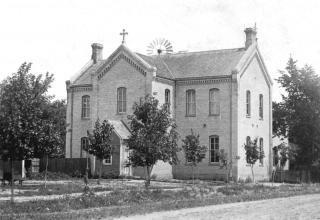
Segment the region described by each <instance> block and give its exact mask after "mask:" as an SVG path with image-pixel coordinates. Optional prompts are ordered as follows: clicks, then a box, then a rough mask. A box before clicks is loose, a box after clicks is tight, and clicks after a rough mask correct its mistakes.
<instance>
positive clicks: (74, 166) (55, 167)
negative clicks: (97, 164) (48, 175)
mask: <svg viewBox="0 0 320 220" xmlns="http://www.w3.org/2000/svg"><path fill="white" fill-rule="evenodd" d="M39 165H40V166H39V171H40V172H42V171H44V170H45V169H46V158H43V159H40V164H39ZM88 167H89V173H90V159H89V158H88ZM86 168H87V158H54V159H50V158H49V160H48V171H50V172H60V173H66V174H68V175H71V176H79V175H84V174H85V172H86Z"/></svg>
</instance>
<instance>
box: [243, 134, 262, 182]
mask: <svg viewBox="0 0 320 220" xmlns="http://www.w3.org/2000/svg"><path fill="white" fill-rule="evenodd" d="M244 149H245V151H246V162H247V164H249V165H250V167H251V173H252V181H253V182H255V179H254V172H253V166H254V165H255V163H256V162H257V160H262V159H263V158H264V152H263V150H262V151H259V150H258V138H255V139H254V140H253V141H251V139H250V140H248V143H245V144H244Z"/></svg>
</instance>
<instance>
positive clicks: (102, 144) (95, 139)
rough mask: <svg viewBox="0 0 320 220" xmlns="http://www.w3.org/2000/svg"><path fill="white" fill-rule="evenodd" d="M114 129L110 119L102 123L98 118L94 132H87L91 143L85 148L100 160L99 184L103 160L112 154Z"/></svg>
mask: <svg viewBox="0 0 320 220" xmlns="http://www.w3.org/2000/svg"><path fill="white" fill-rule="evenodd" d="M113 130H114V127H113V125H112V124H110V122H109V121H107V120H104V121H103V122H102V123H100V120H99V119H98V120H97V121H96V123H95V126H94V129H93V131H92V133H90V131H88V132H87V133H88V138H89V144H88V145H87V146H85V148H84V150H85V151H87V152H88V153H89V154H92V155H94V156H96V157H97V158H98V160H99V161H100V170H99V178H98V182H97V183H98V184H100V179H101V174H102V164H103V160H104V159H106V158H107V157H110V156H111V155H112V151H113V146H112V145H111V141H112V132H113Z"/></svg>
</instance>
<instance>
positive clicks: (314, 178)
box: [275, 168, 320, 183]
mask: <svg viewBox="0 0 320 220" xmlns="http://www.w3.org/2000/svg"><path fill="white" fill-rule="evenodd" d="M275 181H276V182H288V183H301V182H310V181H311V182H318V183H319V182H320V170H318V169H314V168H313V169H311V171H310V172H308V171H306V170H301V171H299V170H284V171H280V170H278V171H277V172H276V174H275Z"/></svg>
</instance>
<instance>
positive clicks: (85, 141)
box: [80, 137, 89, 158]
mask: <svg viewBox="0 0 320 220" xmlns="http://www.w3.org/2000/svg"><path fill="white" fill-rule="evenodd" d="M88 144H89V140H88V138H87V137H82V138H81V149H80V158H83V157H84V154H85V152H86V151H85V150H84V149H85V148H86V147H87V146H88Z"/></svg>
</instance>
